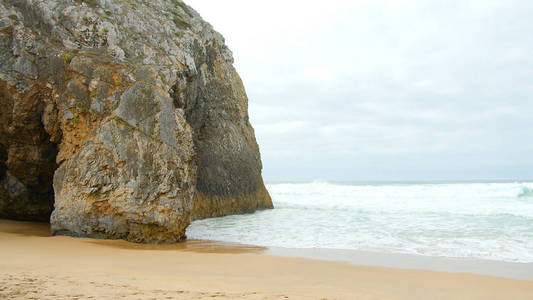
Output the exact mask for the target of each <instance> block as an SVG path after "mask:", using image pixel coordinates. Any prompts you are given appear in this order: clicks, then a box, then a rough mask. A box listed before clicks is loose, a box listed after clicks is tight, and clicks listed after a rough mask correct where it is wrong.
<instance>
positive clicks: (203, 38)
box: [0, 0, 272, 242]
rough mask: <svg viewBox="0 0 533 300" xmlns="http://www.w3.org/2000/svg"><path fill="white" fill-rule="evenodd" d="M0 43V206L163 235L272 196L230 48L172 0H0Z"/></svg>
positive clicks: (109, 233) (127, 234) (83, 232)
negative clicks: (267, 185) (268, 190)
mask: <svg viewBox="0 0 533 300" xmlns="http://www.w3.org/2000/svg"><path fill="white" fill-rule="evenodd" d="M0 50H1V51H0V62H1V64H0V104H1V105H2V110H0V217H4V218H13V219H21V220H41V221H43V220H47V219H48V218H49V217H50V214H51V217H50V222H51V226H52V233H53V234H67V235H74V236H93V237H100V238H121V239H126V240H130V241H135V242H175V241H179V240H181V239H183V238H185V229H186V227H187V226H188V224H189V223H190V221H191V218H192V219H197V218H205V217H212V216H221V215H226V214H235V213H248V212H253V211H255V210H256V209H265V208H272V201H271V199H270V196H269V194H268V192H267V191H266V189H265V187H264V184H263V180H262V178H261V168H262V166H261V160H260V156H259V149H258V146H257V143H256V140H255V136H254V131H253V128H252V126H251V125H250V122H249V120H248V107H247V101H248V100H247V97H246V93H245V91H244V87H243V84H242V82H241V80H240V78H239V76H238V74H237V73H236V71H235V69H234V68H233V65H232V63H233V57H232V53H231V51H230V50H229V49H228V48H227V47H226V46H225V44H224V39H223V37H222V36H221V35H220V34H219V33H217V32H216V31H214V30H213V29H212V27H211V26H210V25H209V24H208V23H206V22H205V21H203V20H202V19H201V17H200V15H199V14H198V13H197V12H195V11H194V10H193V9H192V8H190V7H188V6H187V5H185V4H184V3H183V2H181V1H178V0H173V1H170V0H168V1H163V0H161V1H140V0H139V1H126V0H105V1H104V0H94V1H73V0H50V1H36V0H23V1H20V0H6V1H2V2H1V3H0ZM52 182H53V185H52ZM52 186H53V188H52Z"/></svg>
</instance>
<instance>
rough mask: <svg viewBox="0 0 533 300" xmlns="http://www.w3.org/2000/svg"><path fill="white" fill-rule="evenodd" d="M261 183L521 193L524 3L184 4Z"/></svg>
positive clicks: (528, 140)
mask: <svg viewBox="0 0 533 300" xmlns="http://www.w3.org/2000/svg"><path fill="white" fill-rule="evenodd" d="M186 2H187V4H189V5H190V6H192V7H193V8H194V9H195V10H197V11H198V12H199V13H200V14H201V15H202V17H203V18H204V19H205V20H206V21H208V22H209V23H210V24H212V25H213V27H214V28H215V29H216V30H217V31H219V32H220V33H222V35H223V36H224V37H225V40H226V44H227V45H228V47H229V48H230V49H231V50H232V51H233V54H234V58H235V67H236V69H237V72H238V73H239V74H240V76H241V78H242V79H243V82H244V85H245V88H246V91H247V94H248V98H249V113H250V122H251V123H252V125H253V127H254V128H255V133H256V138H257V141H258V144H259V147H260V150H261V157H262V161H263V177H264V178H265V180H266V181H285V180H294V181H305V180H343V181H352V180H353V181H402V180H405V181H407V180H409V181H412V180H428V181H431V180H494V179H508V180H521V179H522V180H523V179H533V18H532V17H531V16H533V1H526V0H520V1H515V0H460V1H456V0H445V1H440V0H425V1H417V0H397V1H394V0H351V1H342V0H329V1H294V0H293V1H287V0H285V1H280V0H270V1H249V0H225V1H215V0H188V1H186Z"/></svg>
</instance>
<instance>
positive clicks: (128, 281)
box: [0, 220, 533, 299]
mask: <svg viewBox="0 0 533 300" xmlns="http://www.w3.org/2000/svg"><path fill="white" fill-rule="evenodd" d="M265 250H266V249H265V248H262V247H254V246H237V245H227V244H226V245H225V244H220V243H214V242H205V241H204V242H202V241H190V242H187V243H183V244H179V245H173V246H171V245H167V246H165V245H163V246H156V245H138V244H131V243H127V242H124V241H103V240H94V239H79V238H71V237H61V236H58V237H50V236H49V228H48V225H47V224H38V223H23V222H14V221H7V220H0V298H1V299H117V298H120V299H531V295H533V281H531V280H515V279H509V278H500V277H495V276H485V275H474V274H466V273H447V272H435V271H425V270H407V269H399V268H384V267H370V266H357V265H353V264H349V263H342V262H333V261H321V260H312V259H306V258H295V257H280V256H272V255H268V254H264V253H268V251H265Z"/></svg>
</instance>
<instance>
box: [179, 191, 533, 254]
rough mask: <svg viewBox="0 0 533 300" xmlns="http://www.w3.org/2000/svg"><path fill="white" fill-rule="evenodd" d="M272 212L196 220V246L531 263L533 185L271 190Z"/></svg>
mask: <svg viewBox="0 0 533 300" xmlns="http://www.w3.org/2000/svg"><path fill="white" fill-rule="evenodd" d="M267 189H268V190H269V192H270V195H271V196H272V200H273V203H274V206H275V209H273V210H265V211H259V212H256V213H254V214H248V215H236V216H227V217H222V218H213V219H205V220H198V221H195V222H193V223H192V224H191V226H190V227H189V228H188V230H187V236H188V237H189V238H190V239H206V240H218V241H226V242H237V243H243V244H251V245H259V246H272V247H286V248H332V249H354V250H365V251H373V252H385V253H407V254H419V255H427V256H442V257H453V258H476V259H488V260H499V261H509V262H525V263H531V262H533V182H512V183H511V182H507V183H505V182H495V183H373V184H369V183H335V182H307V183H270V184H267Z"/></svg>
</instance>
